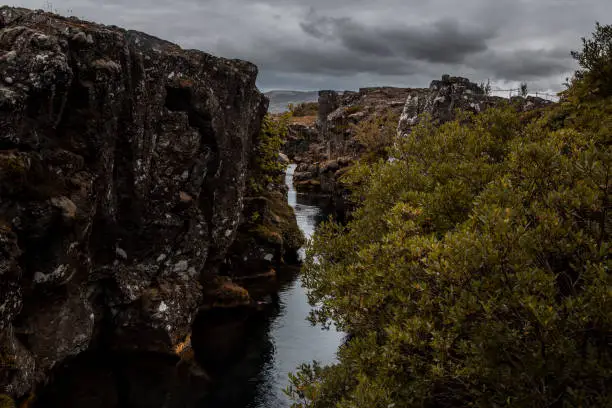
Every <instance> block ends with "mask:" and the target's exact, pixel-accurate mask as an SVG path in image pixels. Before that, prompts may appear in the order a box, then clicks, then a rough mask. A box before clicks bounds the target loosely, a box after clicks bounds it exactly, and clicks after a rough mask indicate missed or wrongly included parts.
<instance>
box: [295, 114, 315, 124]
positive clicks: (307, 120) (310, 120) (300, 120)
mask: <svg viewBox="0 0 612 408" xmlns="http://www.w3.org/2000/svg"><path fill="white" fill-rule="evenodd" d="M316 122H317V117H316V116H315V115H313V116H292V117H291V119H289V123H290V124H297V125H306V126H314V124H315V123H316Z"/></svg>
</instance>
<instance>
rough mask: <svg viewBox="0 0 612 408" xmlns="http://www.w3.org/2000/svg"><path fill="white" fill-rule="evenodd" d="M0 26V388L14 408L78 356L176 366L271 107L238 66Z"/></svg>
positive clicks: (128, 35) (42, 27)
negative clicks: (170, 359) (171, 359)
mask: <svg viewBox="0 0 612 408" xmlns="http://www.w3.org/2000/svg"><path fill="white" fill-rule="evenodd" d="M0 21H1V22H0V50H1V51H0V72H2V78H0V79H1V82H2V83H0V254H1V255H0V278H1V279H0V331H1V335H0V345H1V346H2V347H3V350H4V348H7V347H8V348H9V349H11V350H13V353H14V356H15V358H16V359H15V362H14V365H15V366H14V367H12V368H11V374H10V375H8V374H7V371H6V370H7V369H6V368H0V387H2V389H4V388H6V389H7V390H8V393H9V394H10V395H11V396H12V397H21V396H23V395H24V394H25V393H27V392H28V390H29V389H30V388H31V387H32V386H33V385H34V384H36V383H38V382H40V381H41V380H44V379H45V378H46V376H47V375H48V374H49V372H51V371H53V370H54V369H55V367H57V366H58V365H60V363H61V362H62V361H65V360H66V359H68V358H69V357H73V356H75V355H78V354H80V353H82V352H83V351H85V350H95V349H96V348H108V349H113V350H117V351H121V350H134V349H138V350H140V351H153V352H157V353H167V354H172V355H173V353H174V349H175V347H176V346H177V344H179V343H180V342H182V341H183V340H184V339H185V337H186V336H187V335H188V334H189V332H190V331H191V325H192V322H193V320H194V317H195V314H196V313H197V311H198V309H199V307H200V306H201V302H202V297H203V293H202V284H207V282H208V280H209V279H210V277H211V276H214V275H215V274H216V273H217V271H218V269H219V267H220V265H221V264H222V262H223V261H224V259H225V257H226V254H227V251H228V248H229V247H230V246H231V244H232V243H233V240H234V237H235V235H236V231H237V229H238V225H239V220H240V218H241V214H242V210H243V206H244V204H243V203H244V198H245V189H246V179H247V169H248V167H249V163H250V161H251V158H252V155H253V144H254V141H255V140H256V139H257V136H258V133H259V129H260V123H261V120H262V118H263V116H264V114H265V111H266V108H267V101H266V99H265V98H264V97H263V95H262V94H261V93H260V92H259V91H258V90H257V88H256V86H255V80H256V76H257V68H256V67H255V66H254V65H252V64H250V63H248V62H244V61H239V60H227V59H223V58H217V57H214V56H212V55H209V54H206V53H203V52H200V51H196V50H182V49H181V48H180V47H178V46H177V45H174V44H172V43H169V42H167V41H164V40H161V39H158V38H155V37H152V36H149V35H147V34H144V33H140V32H135V31H127V30H123V29H120V28H117V27H108V26H103V25H99V24H95V23H90V22H85V21H80V20H78V19H76V18H64V17H60V16H57V15H54V14H50V13H46V12H43V11H30V10H27V9H21V8H12V7H1V8H0ZM228 107H231V108H230V109H228ZM228 231H229V233H228ZM162 305H163V306H162Z"/></svg>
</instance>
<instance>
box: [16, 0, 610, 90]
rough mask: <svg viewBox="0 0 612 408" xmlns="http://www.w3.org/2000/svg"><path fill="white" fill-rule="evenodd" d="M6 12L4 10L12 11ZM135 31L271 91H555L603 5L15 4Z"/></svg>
mask: <svg viewBox="0 0 612 408" xmlns="http://www.w3.org/2000/svg"><path fill="white" fill-rule="evenodd" d="M13 1H15V0H13ZM10 5H15V6H22V7H28V8H36V9H41V8H42V9H49V8H51V9H53V10H54V11H56V12H58V13H60V14H63V15H75V16H77V17H81V18H85V19H87V20H93V21H97V22H100V23H104V24H114V25H117V26H121V27H124V28H128V29H134V30H139V31H144V32H147V33H149V34H152V35H155V36H157V37H160V38H163V39H166V40H169V41H172V42H175V43H177V44H179V45H181V46H182V47H183V48H196V49H200V50H202V51H206V52H209V53H211V54H214V55H218V56H222V57H228V58H240V59H245V60H248V61H251V62H253V63H255V64H257V66H258V67H259V77H258V86H259V88H260V89H261V90H263V91H268V90H272V89H292V90H318V89H336V90H345V89H350V90H354V89H358V88H360V87H367V86H401V87H425V86H428V85H429V83H430V82H431V80H432V79H438V78H439V77H440V76H442V75H443V74H450V75H457V76H465V77H468V78H470V79H471V80H472V81H473V82H477V83H481V82H485V81H487V80H490V81H491V82H492V84H493V86H494V88H503V89H505V88H509V87H515V86H517V84H518V83H519V82H527V84H528V87H529V89H530V91H536V90H540V91H542V90H549V91H558V90H561V89H563V86H562V84H563V82H565V79H566V78H567V77H568V76H570V75H571V74H572V72H573V71H574V70H575V69H576V65H575V62H574V60H573V59H572V58H571V56H570V51H571V50H579V49H580V48H581V40H580V39H581V37H588V36H590V34H591V33H592V31H593V30H594V27H595V22H596V21H599V22H601V23H602V24H609V23H611V22H610V21H604V20H602V19H601V18H602V17H608V18H610V17H611V16H612V1H610V0H460V1H459V0H428V1H423V0H179V1H168V0H149V1H145V0H52V2H51V3H48V2H45V1H44V0H19V1H18V2H17V3H13V4H10Z"/></svg>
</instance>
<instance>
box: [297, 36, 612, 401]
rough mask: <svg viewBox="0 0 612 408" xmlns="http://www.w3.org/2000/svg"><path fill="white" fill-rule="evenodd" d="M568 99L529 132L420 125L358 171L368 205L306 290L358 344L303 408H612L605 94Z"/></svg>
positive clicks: (313, 266) (327, 230)
mask: <svg viewBox="0 0 612 408" xmlns="http://www.w3.org/2000/svg"><path fill="white" fill-rule="evenodd" d="M598 27H599V26H598ZM585 48H586V46H585ZM590 75H591V71H589V72H586V73H585V74H584V76H583V78H587V77H589V76H590ZM593 75H595V74H594V73H593ZM578 82H580V86H582V85H583V83H582V80H578ZM574 86H578V85H576V84H575V85H574ZM573 91H575V90H574V89H570V92H569V95H570V97H568V98H566V99H565V100H564V101H563V102H562V103H561V104H559V105H556V106H553V107H551V108H549V109H548V110H547V111H546V112H544V114H543V115H541V116H536V117H533V118H531V119H530V121H528V122H527V123H525V120H524V118H522V117H521V115H520V114H519V113H517V112H516V111H515V110H514V109H512V108H511V107H500V108H495V109H490V110H487V111H485V112H484V113H482V114H479V115H476V116H470V115H465V116H463V117H461V118H459V119H458V120H456V121H454V122H450V123H446V124H444V125H442V126H441V127H436V126H434V125H433V124H432V123H431V122H430V121H428V120H424V121H422V122H421V123H420V124H419V125H418V126H417V127H416V128H415V129H413V131H412V132H411V133H410V134H409V135H408V136H407V137H405V138H403V139H401V140H397V142H396V143H395V145H394V147H393V148H392V149H391V151H390V157H392V158H393V160H379V161H377V162H375V163H369V164H367V165H361V166H357V167H355V169H353V170H352V171H351V173H350V175H349V177H351V178H352V179H353V180H355V181H358V183H357V185H358V186H359V187H358V188H357V189H356V191H355V197H357V198H359V199H360V200H361V207H360V208H359V209H358V210H356V211H355V213H354V214H353V215H354V218H353V219H352V220H351V221H350V222H349V223H348V224H347V225H345V226H343V225H338V224H334V223H331V222H330V223H326V224H324V225H323V226H322V228H320V229H319V231H318V232H317V233H316V234H315V237H314V240H313V242H312V244H311V245H310V247H309V249H308V252H307V261H306V266H305V271H304V277H303V281H304V284H305V286H306V287H307V289H308V293H309V300H310V302H311V304H313V305H315V306H314V307H315V308H314V309H313V312H312V314H311V320H312V322H313V323H319V324H322V325H329V324H330V323H332V322H333V323H335V324H336V325H338V326H339V328H340V329H342V330H344V331H346V332H348V333H350V340H349V341H347V343H346V344H345V345H344V346H343V347H341V348H340V350H339V355H338V357H339V363H337V364H335V365H332V366H329V367H321V366H319V365H316V364H314V365H304V366H302V367H301V368H300V370H299V371H298V372H297V373H296V374H295V375H293V376H292V386H291V387H290V388H289V389H288V393H289V394H290V395H292V396H293V398H294V399H295V401H296V403H295V406H296V407H311V408H325V407H337V408H349V407H351V408H353V407H372V408H389V407H395V408H400V407H442V408H444V407H449V408H450V407H464V406H471V407H502V406H507V407H591V406H593V407H595V406H597V407H603V406H611V405H612V394H610V392H609V389H608V386H609V379H610V374H609V373H610V372H611V371H612V348H610V341H611V339H612V292H610V291H611V289H610V288H612V275H611V273H610V267H611V266H612V265H611V264H612V262H611V260H610V254H611V253H612V245H611V244H612V243H611V242H610V233H611V232H612V221H611V217H610V208H611V203H612V197H611V195H612V133H611V131H610V129H612V108H611V106H612V98H605V99H602V98H600V99H593V98H590V99H588V100H584V99H581V95H582V94H581V93H572V92H573Z"/></svg>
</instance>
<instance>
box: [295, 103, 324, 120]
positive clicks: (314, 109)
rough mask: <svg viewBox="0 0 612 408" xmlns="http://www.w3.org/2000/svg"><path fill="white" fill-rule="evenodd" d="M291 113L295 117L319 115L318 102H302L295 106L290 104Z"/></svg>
mask: <svg viewBox="0 0 612 408" xmlns="http://www.w3.org/2000/svg"><path fill="white" fill-rule="evenodd" d="M288 107H289V112H291V114H292V115H293V116H295V117H303V116H316V115H318V114H319V103H318V102H302V103H298V104H297V105H294V104H292V103H290V104H289V106H288Z"/></svg>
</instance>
